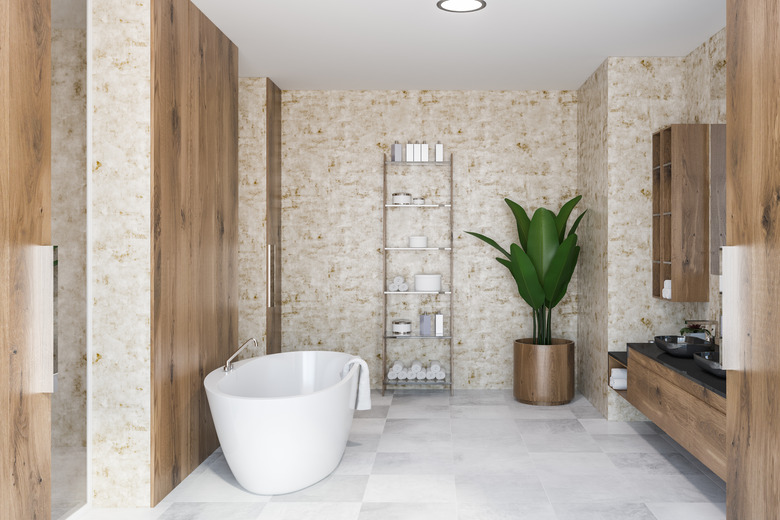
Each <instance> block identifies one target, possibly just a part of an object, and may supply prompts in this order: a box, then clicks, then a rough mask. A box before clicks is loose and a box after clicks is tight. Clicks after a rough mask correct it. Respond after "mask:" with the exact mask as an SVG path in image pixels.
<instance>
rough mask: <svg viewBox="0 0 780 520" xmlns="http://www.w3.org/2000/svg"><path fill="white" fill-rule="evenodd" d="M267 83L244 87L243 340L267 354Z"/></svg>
mask: <svg viewBox="0 0 780 520" xmlns="http://www.w3.org/2000/svg"><path fill="white" fill-rule="evenodd" d="M266 95H267V94H266V79H265V78H241V79H240V80H239V85H238V177H239V185H238V199H239V200H238V237H239V238H238V276H239V278H238V291H239V302H238V337H239V341H241V342H243V341H245V340H246V339H249V338H252V337H253V338H256V339H257V341H258V342H259V344H260V349H259V350H260V351H259V352H255V351H254V347H252V346H250V347H248V348H247V356H257V355H262V354H264V353H265V339H266V338H265V332H266V330H265V323H266V317H265V312H266V311H265V307H266V257H265V246H266V235H265V233H266Z"/></svg>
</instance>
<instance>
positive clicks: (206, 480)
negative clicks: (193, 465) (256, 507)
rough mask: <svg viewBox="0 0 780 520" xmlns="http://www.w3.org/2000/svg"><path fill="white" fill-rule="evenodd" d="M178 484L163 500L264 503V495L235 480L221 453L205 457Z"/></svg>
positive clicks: (172, 501)
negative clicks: (256, 493) (245, 487)
mask: <svg viewBox="0 0 780 520" xmlns="http://www.w3.org/2000/svg"><path fill="white" fill-rule="evenodd" d="M199 468H202V471H197V472H193V474H192V475H189V476H188V477H187V478H186V479H185V480H184V482H182V484H180V485H179V486H177V487H176V489H174V490H173V491H172V492H171V493H170V494H168V496H166V497H165V498H164V499H163V502H165V503H168V504H172V503H176V502H221V503H229V502H232V503H234V502H267V501H268V500H269V497H268V496H263V495H255V494H254V493H250V492H249V491H247V490H245V489H244V488H242V487H241V485H240V484H239V483H238V481H236V478H235V477H234V476H233V473H232V472H231V471H230V467H229V466H228V464H227V461H226V460H225V457H224V456H223V455H222V453H219V454H218V455H217V456H216V457H209V459H207V461H206V462H204V463H203V464H201V466H200V467H199Z"/></svg>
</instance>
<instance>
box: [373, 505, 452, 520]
mask: <svg viewBox="0 0 780 520" xmlns="http://www.w3.org/2000/svg"><path fill="white" fill-rule="evenodd" d="M455 515H456V512H455V504H454V503H447V504H425V503H418V504H414V503H411V504H410V503H387V502H376V503H370V502H369V503H364V504H363V507H362V509H361V510H360V516H359V517H358V520H452V519H453V518H455Z"/></svg>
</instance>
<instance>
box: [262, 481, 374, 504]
mask: <svg viewBox="0 0 780 520" xmlns="http://www.w3.org/2000/svg"><path fill="white" fill-rule="evenodd" d="M368 478H369V477H368V476H367V475H330V476H328V477H325V478H324V479H323V480H321V481H320V482H317V483H316V484H314V485H313V486H309V487H307V488H306V489H302V490H300V491H296V492H295V493H288V494H286V495H276V496H274V497H271V502H360V501H361V500H363V494H364V493H365V490H366V482H368Z"/></svg>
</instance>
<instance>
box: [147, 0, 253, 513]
mask: <svg viewBox="0 0 780 520" xmlns="http://www.w3.org/2000/svg"><path fill="white" fill-rule="evenodd" d="M152 27H153V42H152V48H153V51H152V55H153V60H152V62H153V65H152V67H153V68H152V77H153V105H152V121H153V130H152V135H153V151H152V155H153V165H154V173H153V179H154V180H153V188H152V189H153V197H152V199H153V205H154V208H153V210H154V235H153V236H154V238H153V240H154V244H153V258H152V271H153V278H154V288H153V302H152V316H153V335H152V338H153V341H152V356H153V357H152V359H153V363H152V365H153V366H152V375H153V383H152V404H153V407H152V408H153V410H152V416H153V420H152V504H153V505H154V504H157V503H158V502H159V501H160V500H162V498H164V497H165V495H167V494H168V493H169V492H170V491H171V490H172V489H173V488H174V487H175V486H176V485H178V484H179V483H180V482H181V481H182V480H183V479H184V478H185V477H186V476H187V475H188V474H189V473H191V472H192V470H194V469H195V468H196V467H197V466H198V464H200V463H201V462H202V461H203V460H204V459H205V458H206V457H207V456H208V455H210V454H211V453H212V452H213V451H214V450H215V449H216V448H217V446H218V441H217V436H216V432H215V430H214V425H213V422H212V420H211V413H210V411H209V408H208V402H207V399H206V394H205V390H204V388H203V378H204V377H205V376H206V375H207V374H208V373H209V372H211V371H212V370H214V369H215V368H217V367H219V366H220V365H221V364H222V363H224V362H225V360H226V359H227V358H228V357H229V356H230V354H231V352H232V350H234V349H235V348H237V346H238V345H237V331H238V303H237V301H238V285H237V275H236V267H237V256H238V61H237V56H238V50H237V48H236V47H235V45H233V44H232V42H230V40H229V39H227V37H225V35H224V34H222V33H221V32H220V31H219V29H218V28H217V27H216V26H215V25H214V24H213V23H211V21H210V20H209V19H208V18H206V17H205V16H204V15H203V14H202V13H201V12H200V11H199V10H198V9H197V8H196V7H195V6H194V5H193V4H192V3H191V2H190V1H189V0H155V2H154V3H153V17H152Z"/></svg>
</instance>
